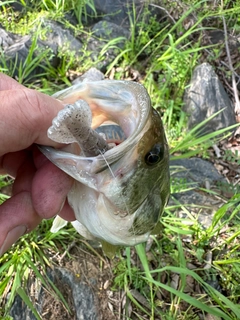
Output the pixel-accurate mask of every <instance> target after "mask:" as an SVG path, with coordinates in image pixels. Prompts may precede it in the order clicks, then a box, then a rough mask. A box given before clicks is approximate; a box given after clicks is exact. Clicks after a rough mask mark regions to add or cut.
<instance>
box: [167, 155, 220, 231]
mask: <svg viewBox="0 0 240 320" xmlns="http://www.w3.org/2000/svg"><path fill="white" fill-rule="evenodd" d="M170 168H171V172H172V175H171V176H172V185H173V187H174V190H175V193H173V194H172V197H173V198H174V199H176V200H177V202H179V203H181V204H184V206H185V207H186V208H187V210H188V211H189V212H190V214H191V215H192V216H193V217H194V218H196V219H197V220H198V221H199V223H200V224H201V225H202V226H203V227H204V228H207V227H209V226H210V225H211V223H212V217H213V215H214V213H215V212H216V210H217V209H218V208H219V207H220V205H221V204H222V202H221V201H220V200H219V199H218V198H215V197H213V196H212V195H211V194H210V193H207V192H204V191H202V190H200V188H205V189H209V190H210V191H217V190H216V189H217V188H216V183H217V182H219V181H225V179H224V177H223V176H221V175H220V174H219V173H218V172H217V170H216V169H215V167H214V165H213V164H212V163H210V162H209V161H206V160H203V159H200V158H190V159H179V160H174V161H171V162H170ZM178 185H181V187H180V188H179V190H178V187H177V186H178ZM183 187H185V189H189V188H191V190H188V191H185V192H179V191H180V190H181V189H183ZM174 204H175V201H174V200H173V199H171V200H170V205H174ZM178 216H179V217H181V218H188V217H187V215H186V212H185V211H183V210H179V211H178Z"/></svg>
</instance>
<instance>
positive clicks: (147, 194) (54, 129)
mask: <svg viewBox="0 0 240 320" xmlns="http://www.w3.org/2000/svg"><path fill="white" fill-rule="evenodd" d="M53 97H54V98H56V99H58V100H60V101H61V102H62V103H63V105H64V107H63V109H62V110H61V111H60V112H59V113H58V115H57V116H56V118H55V119H53V121H52V126H51V127H50V128H49V129H48V137H49V138H50V139H52V140H54V141H56V142H60V143H63V144H66V148H64V149H61V150H60V149H54V148H51V147H48V146H41V147H40V149H41V151H42V152H43V154H44V155H45V156H46V157H47V158H48V159H49V160H50V161H51V162H52V163H54V164H55V165H56V166H57V167H59V168H60V169H61V170H63V171H64V172H66V173H67V174H68V175H70V176H71V177H72V178H73V179H74V183H73V187H72V189H71V190H70V192H69V194H68V196H67V197H68V202H69V204H70V206H71V207H72V208H73V211H74V213H75V217H76V221H74V222H73V223H72V224H73V226H74V227H75V229H76V230H77V231H78V232H79V233H80V234H81V235H82V236H83V237H85V238H86V239H97V240H99V241H100V242H102V243H104V242H106V243H109V244H111V245H114V246H134V245H136V244H139V243H142V242H145V241H147V239H148V237H149V235H150V234H151V232H152V230H153V229H154V228H155V226H156V225H157V223H158V221H159V218H160V216H161V214H162V213H163V210H164V207H165V205H166V204H167V201H168V198H169V194H170V175H169V150H168V143H167V139H166V135H165V131H164V127H163V123H162V120H161V117H160V115H159V113H158V112H157V111H156V110H155V109H154V108H153V107H152V106H151V100H150V97H149V95H148V92H147V90H146V89H145V87H144V86H143V85H142V84H140V83H137V82H134V81H126V80H107V79H105V80H97V81H92V80H90V81H83V82H80V83H76V84H74V85H72V86H71V87H69V88H67V89H64V90H61V91H59V92H57V93H55V94H54V95H53ZM64 223H66V222H64ZM61 227H62V221H61V219H60V218H59V217H57V218H56V222H55V229H56V230H58V228H61Z"/></svg>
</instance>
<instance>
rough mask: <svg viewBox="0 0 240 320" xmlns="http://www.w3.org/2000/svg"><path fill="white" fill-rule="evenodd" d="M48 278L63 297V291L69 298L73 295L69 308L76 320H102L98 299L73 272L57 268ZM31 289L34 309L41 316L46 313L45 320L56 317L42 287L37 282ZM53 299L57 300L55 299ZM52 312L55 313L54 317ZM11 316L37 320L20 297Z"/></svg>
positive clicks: (16, 299) (17, 318) (11, 311)
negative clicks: (33, 296)
mask: <svg viewBox="0 0 240 320" xmlns="http://www.w3.org/2000/svg"><path fill="white" fill-rule="evenodd" d="M48 277H49V279H50V280H51V281H52V282H53V283H54V284H55V286H57V288H58V289H59V290H60V292H61V293H62V294H63V295H64V292H63V290H64V291H65V293H67V295H68V297H69V295H71V297H70V300H72V302H73V303H72V305H71V306H70V305H69V307H70V308H71V312H72V314H74V319H75V320H98V319H100V317H99V316H98V314H99V313H98V299H97V298H96V296H95V294H94V293H93V291H92V289H91V288H90V286H89V285H87V284H86V283H85V282H83V281H80V280H79V279H78V278H77V277H76V276H75V275H74V274H73V273H72V272H71V271H69V270H68V269H65V268H55V269H53V270H51V271H50V272H49V273H48ZM90 280H91V279H90ZM29 287H34V289H33V291H35V306H34V307H35V308H36V309H37V311H38V313H39V314H40V316H41V315H42V314H43V313H44V314H45V318H44V319H46V316H47V318H48V316H49V315H50V317H51V319H52V316H54V315H56V313H54V312H53V310H51V309H52V308H53V306H52V305H49V303H50V301H49V300H47V299H46V291H45V290H44V289H43V288H42V287H41V285H40V286H39V285H36V282H35V283H33V284H31V285H30V286H29ZM29 295H30V294H29ZM53 299H54V300H55V298H54V297H53ZM51 312H53V314H52V315H51ZM10 316H11V317H13V319H14V320H22V319H25V320H36V317H35V316H34V314H33V313H32V311H31V310H30V309H29V308H28V307H27V306H26V305H25V303H24V302H23V301H22V300H21V298H20V297H19V296H18V295H17V296H16V298H15V300H14V303H13V305H12V307H11V310H10ZM61 316H62V317H63V318H64V319H69V317H68V316H67V315H66V316H64V315H63V314H62V315H61ZM49 319H50V318H49Z"/></svg>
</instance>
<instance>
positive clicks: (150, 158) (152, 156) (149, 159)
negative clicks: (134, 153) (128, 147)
mask: <svg viewBox="0 0 240 320" xmlns="http://www.w3.org/2000/svg"><path fill="white" fill-rule="evenodd" d="M163 149H164V147H163V146H162V145H161V144H155V145H154V146H153V147H152V149H151V150H150V151H149V152H148V153H147V154H146V155H145V162H146V164H147V165H149V166H153V165H154V164H156V163H158V162H159V161H161V160H162V158H163V153H164V150H163Z"/></svg>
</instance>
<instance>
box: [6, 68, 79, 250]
mask: <svg viewBox="0 0 240 320" xmlns="http://www.w3.org/2000/svg"><path fill="white" fill-rule="evenodd" d="M62 108H63V105H62V104H61V103H60V102H59V101H57V100H56V99H53V98H52V97H49V96H47V95H44V94H42V93H40V92H38V91H35V90H31V89H27V88H25V87H24V86H22V85H20V84H19V83H17V82H16V81H15V80H13V79H11V78H10V77H8V76H6V75H3V74H0V136H1V143H0V174H5V173H7V174H10V175H11V176H13V177H14V178H15V181H14V184H13V190H12V196H11V198H10V199H8V200H7V201H5V202H4V203H3V204H2V205H1V206H0V256H1V255H2V254H3V253H4V252H5V251H7V250H8V249H9V248H10V247H11V245H12V244H13V243H14V242H15V241H17V239H18V238H19V237H20V236H22V235H23V234H24V233H27V232H29V231H31V230H33V229H34V228H35V227H36V226H37V225H38V224H39V223H40V222H41V220H42V219H49V218H51V217H53V216H55V215H56V214H58V215H60V216H61V217H62V218H64V219H65V220H69V221H72V220H75V217H74V213H73V211H72V209H71V208H70V206H69V205H68V203H67V201H66V196H67V194H68V192H69V190H70V188H71V186H72V183H73V179H72V178H71V177H70V176H68V175H66V174H65V173H64V172H63V171H61V170H60V169H58V168H57V167H56V166H54V165H53V164H52V163H51V162H50V161H49V160H47V159H46V157H45V156H44V155H43V154H42V153H41V152H40V151H39V150H38V148H37V146H36V145H34V144H35V143H36V144H40V145H47V146H52V147H59V146H60V145H59V144H57V143H55V142H53V141H52V140H50V139H49V138H48V137H47V129H48V128H49V127H50V125H51V123H52V119H53V118H54V117H55V116H56V115H57V113H58V111H59V110H61V109H62Z"/></svg>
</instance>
